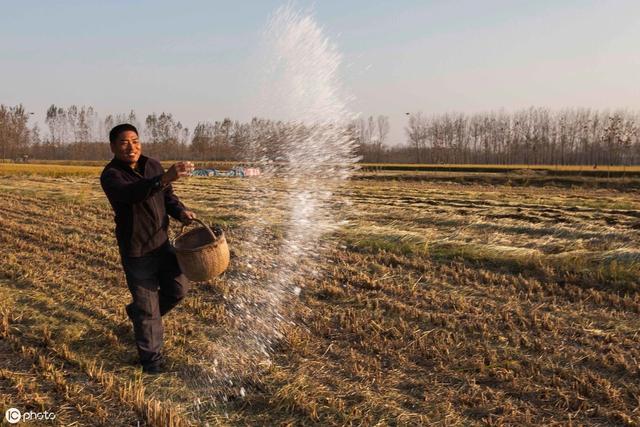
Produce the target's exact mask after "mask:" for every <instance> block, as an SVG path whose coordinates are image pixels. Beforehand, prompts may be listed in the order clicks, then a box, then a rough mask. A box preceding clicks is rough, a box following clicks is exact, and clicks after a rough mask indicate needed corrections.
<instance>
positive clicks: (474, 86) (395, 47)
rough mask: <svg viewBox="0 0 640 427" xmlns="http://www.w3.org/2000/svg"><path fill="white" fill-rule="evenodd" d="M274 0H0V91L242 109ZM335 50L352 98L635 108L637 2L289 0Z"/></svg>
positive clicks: (397, 125)
mask: <svg viewBox="0 0 640 427" xmlns="http://www.w3.org/2000/svg"><path fill="white" fill-rule="evenodd" d="M284 3H285V2H282V1H271V0H262V1H254V2H249V1H245V2H237V3H233V4H232V3H231V2H221V1H184V2H175V1H171V2H169V1H108V2H107V1H57V2H49V1H21V2H14V1H4V0H3V1H2V14H0V82H2V83H1V84H0V103H4V104H10V105H14V104H17V103H22V104H24V105H25V107H26V108H27V109H28V110H29V111H34V112H35V113H36V115H35V116H34V117H35V118H36V119H41V118H42V115H43V113H44V110H45V109H46V108H47V107H48V106H49V105H50V104H52V103H55V104H58V105H63V106H67V105H71V104H77V105H82V104H84V105H93V106H94V107H95V108H96V109H97V110H98V111H99V112H100V113H101V114H106V113H117V112H127V111H128V110H130V109H135V110H136V111H137V112H138V114H139V116H144V115H146V114H148V113H151V112H161V111H168V112H172V113H173V114H174V115H175V116H176V117H177V118H178V119H179V120H181V121H182V122H183V123H185V124H186V125H187V126H189V127H191V128H192V127H193V125H195V123H196V122H197V121H199V120H214V119H221V118H223V117H225V116H229V117H231V118H234V119H240V120H246V119H249V118H250V117H251V116H252V115H253V114H254V113H255V110H254V109H253V105H252V102H253V99H254V98H253V90H254V89H255V87H254V86H252V84H251V82H252V81H253V80H254V79H255V78H257V75H258V74H259V71H260V70H256V69H255V62H254V61H252V58H253V57H255V50H256V49H257V46H258V43H259V40H260V35H261V33H262V31H263V29H264V26H265V24H266V22H267V19H268V17H269V15H270V13H272V12H273V11H274V10H275V9H276V8H277V7H278V6H280V5H282V4H284ZM294 4H295V5H297V6H299V7H301V8H302V9H305V10H310V11H312V13H313V15H314V16H315V19H316V21H317V22H318V23H319V24H320V25H321V26H322V27H323V28H324V30H325V33H326V35H327V36H329V37H330V38H331V40H332V41H333V42H334V43H335V44H336V45H337V46H338V48H339V50H340V51H341V52H342V54H343V67H342V69H341V75H342V77H343V82H344V85H345V87H346V88H347V89H348V90H349V91H350V92H351V93H352V94H353V96H354V98H355V99H354V101H353V103H352V104H351V108H352V109H353V110H355V111H358V112H361V113H362V114H363V115H365V116H366V115H369V114H373V115H377V114H385V115H388V116H389V117H390V119H391V126H392V131H391V140H392V141H391V142H399V141H404V131H403V127H404V125H405V123H406V116H405V115H404V113H405V112H409V111H412V112H414V111H422V112H423V113H425V114H431V113H441V112H447V111H462V112H469V113H472V112H476V111H484V110H495V109H501V108H504V109H506V110H513V109H516V108H523V107H527V106H530V105H536V106H548V107H550V108H563V107H594V108H617V107H623V108H632V109H640V84H639V76H640V58H639V55H638V52H637V50H638V41H640V2H638V1H622V0H621V1H589V0H584V1H546V0H542V1H536V2H531V1H520V0H512V1H497V0H485V1H426V0H425V1H395V2H391V1H374V0H369V1H360V0H357V1H340V2H338V1H316V2H313V3H312V2H308V1H298V2H296V3H294Z"/></svg>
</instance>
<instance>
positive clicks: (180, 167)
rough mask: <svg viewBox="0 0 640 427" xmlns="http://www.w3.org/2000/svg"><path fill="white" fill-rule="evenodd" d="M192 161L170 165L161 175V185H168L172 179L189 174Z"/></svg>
mask: <svg viewBox="0 0 640 427" xmlns="http://www.w3.org/2000/svg"><path fill="white" fill-rule="evenodd" d="M193 169H194V168H193V163H191V162H178V163H174V164H173V165H171V167H170V168H169V169H168V170H167V171H166V172H165V173H164V175H162V185H163V186H165V185H169V184H171V183H172V182H173V181H177V180H178V179H180V178H182V177H184V176H189V175H191V173H192V172H193Z"/></svg>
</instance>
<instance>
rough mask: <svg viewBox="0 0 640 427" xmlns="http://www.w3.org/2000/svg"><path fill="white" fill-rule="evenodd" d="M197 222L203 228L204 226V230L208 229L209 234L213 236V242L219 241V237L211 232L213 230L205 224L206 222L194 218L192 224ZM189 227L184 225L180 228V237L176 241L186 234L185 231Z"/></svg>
mask: <svg viewBox="0 0 640 427" xmlns="http://www.w3.org/2000/svg"><path fill="white" fill-rule="evenodd" d="M194 221H195V222H197V223H198V224H200V225H201V226H203V227H204V228H206V229H207V231H208V232H209V234H211V237H212V238H213V241H214V242H215V241H216V240H217V237H216V235H215V233H214V232H213V231H212V230H211V228H209V226H208V225H207V224H205V223H204V221H202V220H201V219H199V218H194V219H193V220H192V221H191V223H193V222H194ZM187 227H188V226H187V225H186V224H182V227H181V228H180V233H178V236H177V237H176V238H175V239H174V241H175V240H178V237H180V236H182V235H183V234H184V229H185V228H187Z"/></svg>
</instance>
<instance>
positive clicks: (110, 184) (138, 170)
mask: <svg viewBox="0 0 640 427" xmlns="http://www.w3.org/2000/svg"><path fill="white" fill-rule="evenodd" d="M109 145H110V147H111V152H112V153H113V160H111V162H110V163H109V164H108V165H107V166H106V167H105V168H104V170H103V171H102V175H101V176H100V183H101V184H102V189H103V190H104V192H105V194H106V195H107V198H108V199H109V202H110V203H111V206H112V208H113V211H114V213H115V223H116V230H115V231H116V239H117V241H118V248H119V250H120V257H121V260H122V266H123V268H124V273H125V276H126V279H127V285H128V287H129V290H130V291H131V295H132V296H133V302H132V303H131V304H129V305H127V306H126V307H125V308H126V312H127V315H128V316H129V318H130V319H131V321H132V322H133V330H134V334H135V339H136V347H137V348H138V355H139V357H140V363H141V364H142V370H143V371H144V372H147V373H160V372H162V367H163V363H164V360H163V355H162V352H161V350H162V334H163V327H162V316H164V315H165V314H166V313H167V312H169V310H171V309H172V308H173V307H175V306H176V305H177V304H178V302H180V300H182V299H183V298H184V296H185V294H186V293H187V290H188V288H189V282H188V279H187V278H186V277H185V276H184V275H183V274H182V272H181V271H180V267H179V266H178V263H177V260H176V256H175V253H174V251H173V248H172V247H171V245H170V243H169V240H168V234H167V230H168V227H169V217H168V215H171V216H172V217H173V218H175V219H177V220H179V221H181V222H182V223H183V224H189V223H190V222H191V221H192V220H193V219H195V217H196V215H195V214H194V213H193V212H191V211H189V210H188V209H186V208H185V206H184V205H183V204H182V203H181V202H180V200H178V198H177V197H176V196H175V195H174V194H173V189H172V187H171V183H172V182H173V181H175V180H177V179H179V178H181V177H183V176H187V175H189V174H190V173H191V172H192V171H193V165H192V164H191V163H190V162H178V163H176V164H174V165H173V166H171V167H170V168H169V169H168V170H167V171H166V172H165V171H164V169H163V168H162V166H161V165H160V163H159V162H158V161H156V160H154V159H151V158H149V157H146V156H143V155H142V146H141V143H140V140H139V138H138V130H137V129H136V128H135V126H133V125H130V124H121V125H118V126H116V127H114V128H113V129H111V132H110V133H109ZM167 214H168V215H167Z"/></svg>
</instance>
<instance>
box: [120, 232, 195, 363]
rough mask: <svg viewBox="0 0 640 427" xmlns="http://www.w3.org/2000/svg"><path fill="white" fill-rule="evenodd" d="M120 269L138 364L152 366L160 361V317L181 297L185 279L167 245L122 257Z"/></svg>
mask: <svg viewBox="0 0 640 427" xmlns="http://www.w3.org/2000/svg"><path fill="white" fill-rule="evenodd" d="M122 266H123V267H124V273H125V276H126V278H127V285H128V287H129V291H131V296H132V297H133V302H132V303H131V304H129V305H128V306H127V307H126V309H127V314H128V315H129V317H130V318H131V321H132V322H133V331H134V334H135V339H136V347H137V348H138V355H139V356H140V363H142V364H143V365H145V366H152V365H154V364H157V363H159V362H160V361H161V360H162V335H163V327H162V316H164V315H165V314H167V313H168V312H169V311H170V310H171V309H172V308H173V307H175V306H176V305H177V304H178V302H180V300H182V299H183V298H184V296H185V295H186V293H187V291H188V290H189V280H188V279H187V278H186V277H185V276H184V275H183V274H182V272H181V271H180V267H179V266H178V261H177V259H176V255H175V252H174V250H173V248H172V247H171V245H169V243H168V242H167V243H166V244H165V245H163V246H162V247H161V248H159V249H157V250H155V251H154V252H153V253H152V254H149V255H146V256H143V257H127V256H122Z"/></svg>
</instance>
